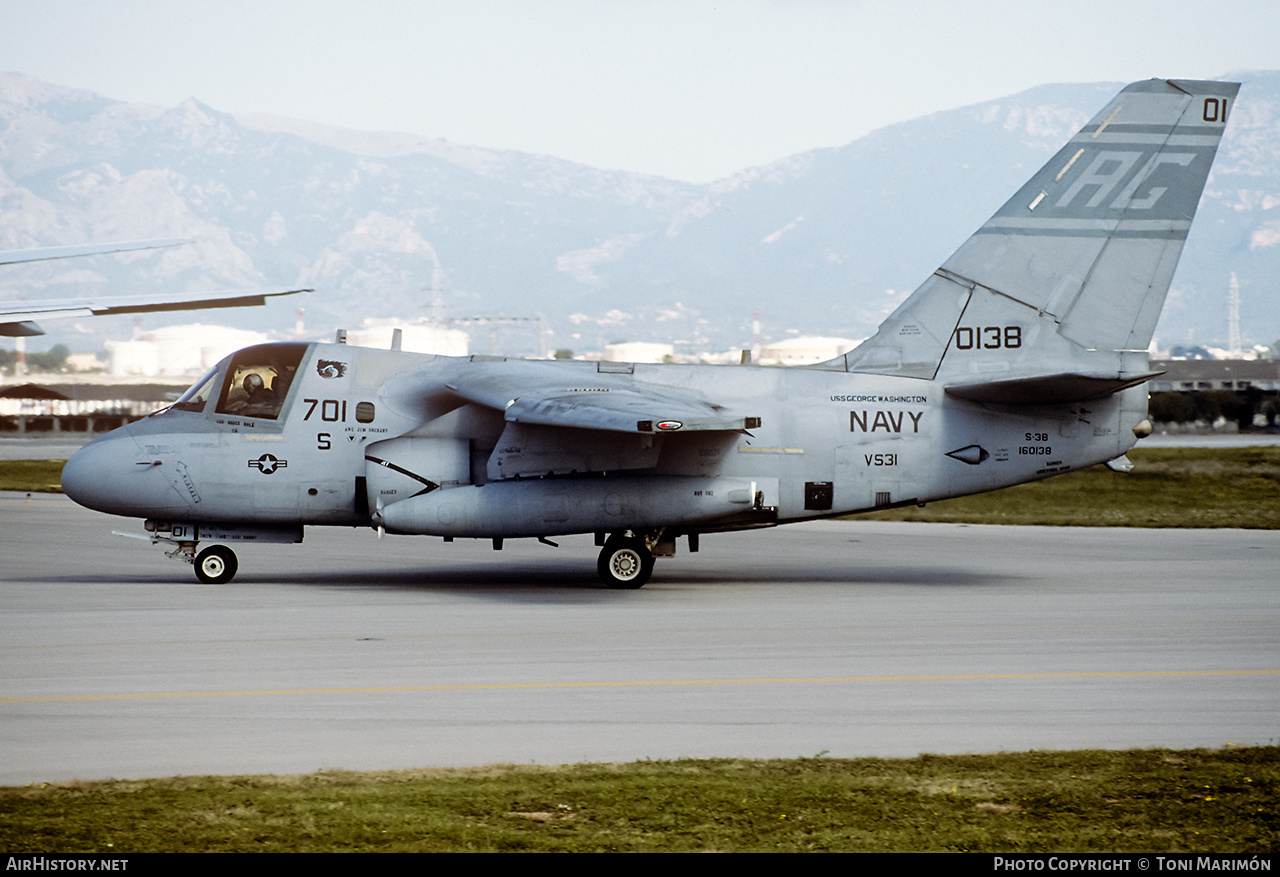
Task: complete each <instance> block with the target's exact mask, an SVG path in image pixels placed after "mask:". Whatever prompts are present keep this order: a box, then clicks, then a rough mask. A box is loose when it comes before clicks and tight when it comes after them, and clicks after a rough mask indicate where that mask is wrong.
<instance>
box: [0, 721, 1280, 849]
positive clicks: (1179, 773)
mask: <svg viewBox="0 0 1280 877" xmlns="http://www.w3.org/2000/svg"><path fill="white" fill-rule="evenodd" d="M1277 780H1280V747H1276V746H1259V747H1235V746H1231V745H1227V746H1226V747H1224V748H1221V749H1193V750H1167V749H1142V750H1128V751H1118V752H1117V751H1101V750H1084V751H1075V752H1035V751H1033V752H1022V753H1005V754H997V755H950V756H940V755H921V756H918V757H916V758H910V759H878V758H861V759H836V758H825V757H821V756H817V757H813V758H800V759H788V760H784V759H778V760H762V761H753V760H743V759H709V760H680V761H641V762H633V763H628V764H578V765H560V766H555V767H537V766H511V765H498V766H489V767H484V768H471V769H457V770H445V769H439V770H417V771H394V772H378V773H349V772H341V771H326V772H322V773H316V774H307V775H301V776H242V777H211V776H205V777H175V778H169V779H153V780H138V781H124V780H109V781H105V782H73V783H55V784H47V785H42V786H39V787H34V786H32V787H25V788H5V789H0V846H2V847H3V848H4V849H6V850H7V851H8V852H9V853H24V852H36V853H71V852H96V853H103V852H111V853H115V854H121V853H135V852H137V853H141V852H172V851H184V852H192V851H225V852H246V851H257V852H262V851H277V852H284V851H296V852H329V851H336V850H349V851H389V852H455V851H491V852H497V851H560V852H604V851H608V852H619V851H636V852H640V851H651V852H659V851H671V852H691V851H724V852H759V851H766V850H768V851H792V852H798V851H829V852H846V851H847V852H853V851H868V852H869V851H877V852H903V851H962V850H963V851H986V852H1125V851H1140V852H1161V851H1164V852H1215V853H1229V852H1247V853H1258V852H1264V853H1265V852H1274V851H1275V850H1276V849H1277V842H1278V841H1280V808H1277V806H1276V804H1277V788H1278V786H1277Z"/></svg>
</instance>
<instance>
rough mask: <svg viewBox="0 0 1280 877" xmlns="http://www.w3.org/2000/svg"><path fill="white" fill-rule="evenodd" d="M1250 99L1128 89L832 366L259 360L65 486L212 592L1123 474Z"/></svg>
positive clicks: (331, 351) (278, 356) (1198, 88)
mask: <svg viewBox="0 0 1280 877" xmlns="http://www.w3.org/2000/svg"><path fill="white" fill-rule="evenodd" d="M1238 87H1239V86H1238V84H1235V83H1221V82H1192V81H1181V80H1159V79H1156V80H1150V81H1147V82H1138V83H1135V84H1133V85H1130V86H1128V87H1127V88H1125V89H1124V90H1123V91H1122V92H1120V94H1119V95H1118V96H1117V97H1116V98H1114V99H1113V100H1112V101H1111V102H1110V103H1109V104H1108V105H1107V106H1106V107H1104V108H1103V109H1102V111H1101V112H1100V113H1098V115H1097V116H1096V117H1095V118H1094V119H1093V120H1092V121H1091V122H1089V124H1088V125H1086V126H1085V127H1084V128H1082V129H1081V130H1080V132H1079V133H1077V134H1076V136H1075V137H1074V138H1072V140H1071V141H1070V142H1069V143H1068V144H1067V145H1066V146H1065V147H1063V148H1062V150H1061V151H1060V152H1058V153H1057V155H1055V156H1054V157H1053V158H1052V159H1050V161H1049V163H1048V164H1046V165H1045V166H1044V167H1043V168H1042V169H1041V170H1040V171H1039V172H1038V173H1037V174H1036V175H1035V176H1033V177H1032V178H1031V180H1030V181H1029V182H1027V184H1026V185H1024V186H1023V187H1022V188H1021V189H1019V190H1018V192H1017V193H1016V194H1015V195H1014V196H1013V197H1012V198H1011V199H1010V200H1009V201H1008V202H1007V203H1006V204H1005V205H1004V206H1003V207H1001V208H1000V209H999V210H998V211H997V212H996V214H995V215H994V216H992V217H991V219H989V220H988V221H987V222H986V223H985V224H984V225H983V226H982V227H981V228H979V229H978V230H977V232H976V233H974V235H973V236H972V237H970V238H969V239H968V240H967V241H966V242H965V243H964V244H963V245H962V246H961V247H960V249H959V250H957V251H956V252H955V253H954V254H953V255H952V256H951V257H950V258H949V259H947V260H946V262H944V263H943V265H942V266H941V267H939V268H938V269H937V270H936V271H935V272H934V273H933V274H932V275H931V276H930V277H928V278H927V279H926V280H925V281H924V283H923V284H922V285H921V286H920V288H919V289H917V290H916V291H915V292H914V293H913V294H912V295H911V296H910V297H909V298H908V299H906V301H904V302H903V304H902V305H901V306H900V307H899V308H898V309H897V310H896V311H895V312H894V313H893V314H892V315H890V316H889V318H888V319H886V320H885V322H884V323H883V324H882V325H881V326H880V329H879V331H878V332H877V333H876V334H875V335H874V336H873V337H871V338H870V339H868V340H867V341H866V342H864V343H863V344H862V345H860V346H859V347H857V348H856V349H854V350H852V351H850V352H849V353H847V354H844V355H842V356H840V357H838V358H836V359H833V360H831V361H829V362H825V363H821V364H819V365H814V366H807V367H792V368H761V367H750V366H747V367H725V366H685V365H642V364H634V363H623V362H546V361H521V360H513V359H503V358H501V357H486V356H472V357H464V358H456V357H446V356H430V355H418V354H411V353H405V352H401V351H399V350H398V349H394V348H396V346H397V345H396V344H395V343H394V342H393V344H392V348H393V349H391V350H373V349H365V348H356V347H349V346H346V345H344V344H340V343H335V344H319V343H315V344H290V343H280V344H262V345H258V346H255V347H250V348H247V349H244V350H241V351H240V352H238V353H235V354H233V355H232V356H230V357H229V358H227V359H226V360H224V361H223V362H222V363H220V364H219V365H218V366H217V367H216V368H214V369H212V370H211V371H210V372H209V373H208V374H207V375H205V376H204V377H202V378H201V379H200V380H199V381H197V382H196V384H195V385H194V386H193V387H192V388H191V389H190V390H188V391H187V393H186V394H185V395H183V396H182V397H181V398H180V399H179V400H178V401H177V402H176V403H175V404H174V405H172V406H171V407H170V408H168V409H167V410H165V411H162V412H160V413H157V414H155V415H152V416H150V417H148V418H146V419H144V420H141V421H138V422H136V423H133V424H131V425H129V426H126V427H123V428H121V429H118V430H116V431H114V432H112V433H109V434H107V435H105V436H103V437H101V438H99V439H97V440H96V441H94V442H92V443H91V444H89V445H87V446H86V447H85V448H83V449H82V450H81V451H79V452H78V453H77V454H76V455H75V456H74V457H73V458H72V460H71V461H70V462H69V463H68V464H67V466H66V469H65V470H64V471H63V475H62V484H63V488H64V489H65V490H66V492H67V494H68V495H70V496H71V497H72V499H74V500H75V501H76V502H78V503H80V504H82V505H85V506H88V507H89V508H92V509H97V510H100V511H103V512H109V513H112V514H117V515H128V516H133V517H139V518H145V519H146V523H145V529H146V531H147V532H149V533H150V538H151V540H152V541H153V542H156V543H164V544H167V545H170V546H173V549H172V551H171V552H170V554H171V556H175V557H178V558H181V559H185V560H187V561H190V562H192V563H194V565H195V572H196V577H197V578H198V579H199V580H200V581H203V582H225V581H228V580H230V579H231V577H232V576H233V575H234V574H235V572H236V567H237V561H236V556H235V554H234V552H233V550H232V549H231V548H230V547H228V546H229V544H235V543H237V542H298V541H301V539H302V536H303V527H304V526H306V525H330V526H366V527H371V528H375V529H377V530H378V531H379V534H381V533H382V532H383V531H385V532H387V533H399V534H421V535H431V536H440V537H443V539H444V541H446V542H449V541H452V540H453V539H457V538H481V539H492V540H493V546H494V548H500V547H501V546H502V542H503V540H504V539H513V538H537V539H540V540H542V541H550V540H549V538H548V537H552V536H558V535H564V534H574V533H594V534H595V536H596V543H597V545H601V546H602V550H601V552H600V555H599V561H598V564H597V568H598V571H599V574H600V577H601V579H602V580H603V581H604V583H605V584H606V585H608V586H610V587H615V588H638V587H640V586H641V585H643V584H644V583H645V582H646V581H647V580H648V579H649V577H650V574H651V573H652V570H653V564H654V558H655V557H661V556H669V555H671V554H673V553H674V551H675V547H676V542H677V539H678V538H679V537H685V538H686V539H687V544H688V547H689V550H691V551H697V549H698V544H699V537H700V536H701V535H702V534H704V533H719V532H726V531H733V530H750V529H754V528H759V527H772V526H775V525H778V524H785V523H790V522H794V521H804V520H810V519H814V518H824V517H831V516H834V515H845V514H850V513H855V512H862V511H869V510H872V509H882V508H890V507H894V506H906V505H915V504H923V503H926V502H930V501H934V500H940V499H945V498H947V497H953V496H961V495H964V494H971V493H978V492H981V491H987V490H994V489H996V488H1000V487H1005V486H1008V485H1012V484H1018V483H1021V482H1025V481H1034V480H1037V479H1042V478H1047V477H1049V476H1052V475H1056V474H1059V473H1062V472H1068V471H1071V470H1073V469H1079V468H1081V467H1083V466H1089V465H1092V464H1095V463H1100V462H1107V461H1112V462H1116V463H1117V464H1118V463H1119V462H1121V461H1123V455H1124V453H1125V452H1126V451H1127V450H1128V449H1129V448H1130V447H1132V446H1133V444H1134V443H1135V441H1136V440H1137V439H1138V438H1140V437H1142V436H1145V435H1146V434H1148V433H1149V432H1150V424H1149V422H1148V421H1147V419H1146V417H1147V393H1146V390H1145V389H1144V388H1143V387H1142V384H1143V383H1144V382H1145V381H1147V380H1149V379H1150V378H1152V377H1154V376H1155V375H1154V374H1153V373H1152V372H1151V371H1150V367H1149V363H1148V361H1147V353H1146V350H1147V347H1148V345H1149V343H1150V341H1151V336H1152V332H1153V331H1154V328H1155V325H1156V320H1157V318H1158V317H1159V315H1160V309H1161V307H1162V305H1163V302H1164V298H1165V295H1166V293H1167V291H1168V288H1169V283H1170V280H1171V278H1172V277H1173V273H1174V268H1175V267H1176V265H1177V261H1178V257H1179V254H1180V253H1181V251H1182V247H1183V243H1184V241H1185V240H1186V237H1187V232H1188V230H1189V228H1190V227H1191V219H1192V216H1193V215H1194V213H1195V210H1196V206H1197V204H1198V202H1199V199H1200V194H1201V191H1202V190H1203V188H1204V185H1205V182H1206V179H1207V178H1208V175H1209V169H1210V167H1211V165H1212V163H1213V159H1214V154H1215V152H1216V150H1217V147H1218V143H1219V141H1220V139H1221V137H1222V132H1223V127H1224V125H1225V124H1226V121H1227V117H1228V115H1229V114H1230V112H1231V110H1232V108H1233V105H1234V101H1235V96H1236V92H1237V89H1238ZM340 336H341V333H340ZM201 542H205V543H210V544H209V545H208V546H207V547H205V548H203V549H202V550H199V551H197V548H198V545H199V543H201ZM552 544H554V543H552Z"/></svg>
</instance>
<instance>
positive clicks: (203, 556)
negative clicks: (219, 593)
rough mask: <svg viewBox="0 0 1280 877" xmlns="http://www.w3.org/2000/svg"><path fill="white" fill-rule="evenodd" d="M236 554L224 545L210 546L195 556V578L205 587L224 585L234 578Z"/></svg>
mask: <svg viewBox="0 0 1280 877" xmlns="http://www.w3.org/2000/svg"><path fill="white" fill-rule="evenodd" d="M238 566H239V564H238V563H237V562H236V553H235V552H234V551H232V550H231V549H230V548H228V547H227V546H225V545H210V546H209V547H208V548H206V549H205V550H204V551H201V552H200V553H199V554H197V555H196V578H197V579H199V580H200V581H201V582H203V583H204V584H206V585H225V584H226V583H227V582H229V581H231V579H232V578H234V577H235V574H236V569H237V568H238Z"/></svg>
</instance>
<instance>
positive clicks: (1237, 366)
mask: <svg viewBox="0 0 1280 877" xmlns="http://www.w3.org/2000/svg"><path fill="white" fill-rule="evenodd" d="M1151 370H1152V371H1153V372H1164V374H1162V375H1160V377H1158V378H1155V379H1154V380H1152V381H1151V382H1150V383H1149V384H1148V385H1147V386H1148V387H1149V389H1150V391H1151V392H1152V393H1162V392H1170V391H1174V392H1184V393H1185V392H1193V391H1197V390H1235V391H1240V390H1261V391H1263V392H1272V393H1274V392H1277V391H1280V361H1277V360H1268V359H1153V360H1151Z"/></svg>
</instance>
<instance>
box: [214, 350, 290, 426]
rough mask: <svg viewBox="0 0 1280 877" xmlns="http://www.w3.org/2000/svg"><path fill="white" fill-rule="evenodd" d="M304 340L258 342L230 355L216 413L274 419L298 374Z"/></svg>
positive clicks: (277, 415) (278, 413) (278, 414)
mask: <svg viewBox="0 0 1280 877" xmlns="http://www.w3.org/2000/svg"><path fill="white" fill-rule="evenodd" d="M306 349H307V345H305V344H260V345H258V346H257V347H249V348H246V349H244V350H241V351H240V352H239V353H237V354H236V355H235V356H233V357H232V358H231V363H230V364H229V365H228V367H227V379H226V381H225V382H224V383H223V386H222V395H221V397H220V398H219V399H218V413H219V414H233V415H238V416H240V417H254V418H261V419H263V420H275V419H276V418H277V417H279V416H280V410H281V408H283V407H284V401H285V397H286V396H288V394H289V387H290V385H292V384H293V379H294V378H295V377H296V376H297V374H298V366H299V364H300V363H301V362H302V354H303V353H304V352H305V351H306Z"/></svg>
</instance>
